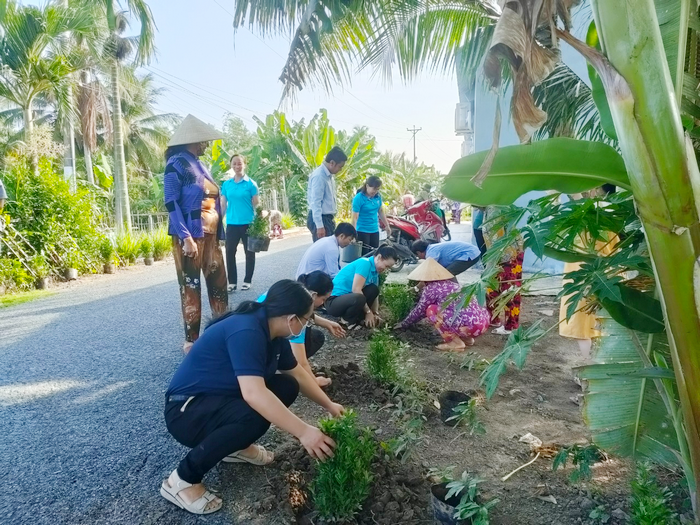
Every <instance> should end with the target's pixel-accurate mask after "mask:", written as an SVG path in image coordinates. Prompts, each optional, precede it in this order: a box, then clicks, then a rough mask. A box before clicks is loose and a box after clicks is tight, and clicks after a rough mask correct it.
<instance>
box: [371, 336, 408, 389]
mask: <svg viewBox="0 0 700 525" xmlns="http://www.w3.org/2000/svg"><path fill="white" fill-rule="evenodd" d="M399 350H400V343H399V341H398V340H397V339H396V338H394V337H393V336H392V335H391V334H390V333H389V332H387V331H381V332H377V333H375V334H374V335H373V336H372V338H371V339H370V341H369V350H368V352H367V370H368V371H369V374H370V375H371V376H372V377H374V378H375V379H377V380H378V381H379V382H380V383H382V384H384V385H387V386H395V385H396V382H397V381H398V379H399V363H398V356H399Z"/></svg>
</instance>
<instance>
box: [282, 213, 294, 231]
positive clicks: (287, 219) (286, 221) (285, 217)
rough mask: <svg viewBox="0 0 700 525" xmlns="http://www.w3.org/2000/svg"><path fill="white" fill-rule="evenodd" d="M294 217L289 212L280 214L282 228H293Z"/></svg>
mask: <svg viewBox="0 0 700 525" xmlns="http://www.w3.org/2000/svg"><path fill="white" fill-rule="evenodd" d="M294 226H295V224H294V217H292V216H291V214H289V213H283V214H282V229H283V230H291V229H292V228H294Z"/></svg>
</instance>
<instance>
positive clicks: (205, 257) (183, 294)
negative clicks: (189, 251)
mask: <svg viewBox="0 0 700 525" xmlns="http://www.w3.org/2000/svg"><path fill="white" fill-rule="evenodd" d="M195 241H196V243H197V256H196V257H185V254H184V253H183V252H182V245H181V244H180V239H179V238H178V237H177V235H173V256H174V257H175V271H176V272H177V281H178V283H179V284H180V300H181V301H182V317H183V320H184V322H185V341H187V342H190V343H193V342H195V341H196V340H197V338H198V337H199V327H200V325H201V323H202V280H201V279H202V274H204V279H205V280H206V282H207V292H208V294H209V306H210V307H211V311H212V314H213V316H214V317H218V316H220V315H221V314H223V313H225V312H226V310H228V293H227V291H226V268H225V266H224V256H223V254H222V253H221V248H220V247H219V241H218V240H217V238H216V235H215V234H205V235H204V237H203V238H201V239H195Z"/></svg>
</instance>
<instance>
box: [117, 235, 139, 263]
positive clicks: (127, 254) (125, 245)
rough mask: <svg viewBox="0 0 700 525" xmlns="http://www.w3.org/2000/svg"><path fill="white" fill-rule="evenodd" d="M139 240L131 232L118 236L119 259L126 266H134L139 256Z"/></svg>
mask: <svg viewBox="0 0 700 525" xmlns="http://www.w3.org/2000/svg"><path fill="white" fill-rule="evenodd" d="M140 248H141V247H140V243H139V240H138V239H137V238H136V237H134V236H133V235H132V234H131V233H129V232H124V233H121V234H120V235H118V236H117V246H116V251H117V255H118V256H119V258H120V259H121V260H122V261H123V262H125V263H126V264H134V263H135V262H136V258H137V257H138V256H139V250H140Z"/></svg>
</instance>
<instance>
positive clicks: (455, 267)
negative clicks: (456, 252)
mask: <svg viewBox="0 0 700 525" xmlns="http://www.w3.org/2000/svg"><path fill="white" fill-rule="evenodd" d="M478 261H479V258H478V257H477V258H476V259H469V260H468V261H455V262H453V263H452V264H450V265H448V266H447V271H448V272H450V273H451V274H452V275H455V276H457V275H459V274H460V273H462V272H466V271H467V270H468V269H469V268H471V267H472V266H474V265H475V264H476V263H477V262H478Z"/></svg>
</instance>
